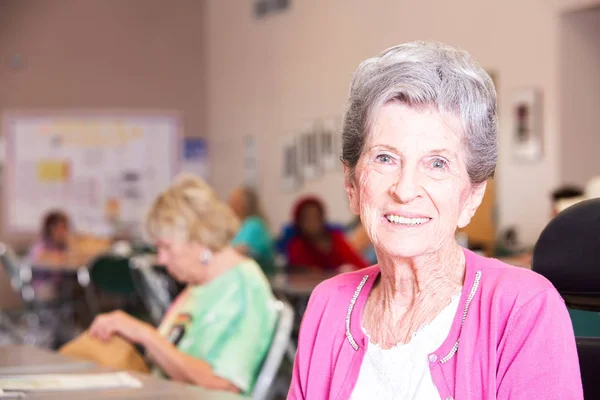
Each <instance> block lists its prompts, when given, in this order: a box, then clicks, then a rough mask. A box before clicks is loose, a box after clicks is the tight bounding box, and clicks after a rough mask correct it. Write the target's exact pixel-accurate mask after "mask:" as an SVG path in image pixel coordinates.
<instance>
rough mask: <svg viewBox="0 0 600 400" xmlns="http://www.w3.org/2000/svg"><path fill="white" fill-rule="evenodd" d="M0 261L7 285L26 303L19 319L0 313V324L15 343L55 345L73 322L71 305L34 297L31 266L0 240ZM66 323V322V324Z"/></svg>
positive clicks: (63, 301)
mask: <svg viewBox="0 0 600 400" xmlns="http://www.w3.org/2000/svg"><path fill="white" fill-rule="evenodd" d="M0 262H1V263H2V265H3V267H4V270H5V271H6V273H7V275H8V277H9V279H10V284H11V286H12V288H13V289H14V291H15V292H16V293H17V294H18V295H19V297H20V298H21V300H22V301H23V303H24V305H25V309H24V310H22V311H21V312H19V315H18V317H19V318H18V320H13V318H11V316H10V315H8V313H5V312H2V313H0V325H1V326H2V327H3V328H4V330H5V331H6V332H7V333H8V334H9V335H10V337H11V338H12V340H13V341H14V342H16V343H26V344H35V345H38V346H46V347H54V346H55V345H56V344H59V342H60V340H61V336H63V335H65V334H66V333H65V332H66V331H65V329H66V328H69V327H72V325H74V321H73V320H72V319H73V314H74V311H73V304H72V302H69V301H67V300H65V299H56V300H51V301H43V300H40V299H38V296H36V293H35V289H34V286H33V276H34V271H33V268H32V267H31V266H30V265H29V264H28V263H26V262H24V261H23V260H22V259H20V258H19V257H17V256H16V254H15V253H14V251H13V250H12V248H11V247H10V246H8V245H7V244H5V243H0ZM65 322H68V324H65Z"/></svg>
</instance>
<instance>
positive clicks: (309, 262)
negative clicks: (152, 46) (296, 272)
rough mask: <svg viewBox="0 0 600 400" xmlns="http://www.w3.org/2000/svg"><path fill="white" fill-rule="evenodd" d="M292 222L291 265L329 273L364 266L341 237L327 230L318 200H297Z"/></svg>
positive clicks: (323, 213) (363, 261)
mask: <svg viewBox="0 0 600 400" xmlns="http://www.w3.org/2000/svg"><path fill="white" fill-rule="evenodd" d="M293 219H294V225H295V227H296V232H297V234H296V235H295V236H294V237H293V238H292V239H291V240H290V242H289V244H288V262H289V264H290V265H292V266H295V267H305V268H314V269H319V270H324V271H331V272H334V271H337V272H343V271H347V270H353V269H359V268H364V267H366V266H367V263H366V262H365V260H363V259H362V257H360V256H359V255H358V253H357V252H356V251H355V250H354V249H353V248H352V246H350V245H349V244H348V242H347V241H346V238H345V237H344V234H343V233H341V232H338V231H333V230H329V229H327V227H326V223H325V220H326V218H325V206H324V205H323V202H322V201H321V200H319V199H318V198H316V197H306V198H303V199H300V200H299V201H298V202H297V203H296V205H295V207H294V215H293Z"/></svg>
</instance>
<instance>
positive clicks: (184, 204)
mask: <svg viewBox="0 0 600 400" xmlns="http://www.w3.org/2000/svg"><path fill="white" fill-rule="evenodd" d="M238 228H239V221H238V219H237V217H236V216H235V214H234V213H233V210H231V209H230V208H229V206H227V205H226V204H225V203H223V202H221V201H220V200H219V199H218V198H217V196H216V194H215V192H214V191H213V190H212V189H211V187H210V186H208V184H206V182H204V181H203V180H202V179H200V178H198V177H196V176H195V175H191V174H184V175H180V176H178V177H177V178H176V179H175V181H174V182H173V184H172V185H171V186H170V187H169V188H167V189H166V190H165V191H164V192H162V193H161V194H160V195H159V196H158V197H157V198H156V200H154V203H153V204H152V206H151V207H150V211H149V212H148V215H147V217H146V232H147V234H148V235H149V236H150V238H152V239H154V240H156V239H159V238H168V239H171V240H175V241H179V242H186V241H195V242H198V243H200V244H202V245H203V246H206V247H208V248H209V249H211V250H212V251H219V250H221V249H222V248H223V247H225V246H227V245H228V244H229V242H230V241H231V239H233V237H234V235H235V234H236V233H237V230H238Z"/></svg>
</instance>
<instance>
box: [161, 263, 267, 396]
mask: <svg viewBox="0 0 600 400" xmlns="http://www.w3.org/2000/svg"><path fill="white" fill-rule="evenodd" d="M274 304H275V298H274V297H273V294H272V292H271V288H270V286H269V283H268V281H267V279H266V278H265V276H264V274H263V273H262V271H261V270H260V268H259V266H258V265H257V264H256V263H255V262H254V261H252V260H249V261H246V262H243V263H241V264H239V265H238V266H236V267H235V268H233V269H231V270H229V271H227V272H225V273H224V274H223V275H221V276H219V277H217V278H216V279H214V280H213V281H211V282H209V283H207V284H206V285H202V286H190V287H188V288H187V289H186V290H185V291H184V292H183V293H181V295H180V296H179V297H178V298H177V299H176V300H175V302H174V303H173V306H172V307H171V309H170V310H169V311H168V312H167V314H166V316H165V318H164V319H163V321H162V323H161V325H160V327H159V331H160V333H161V334H162V335H164V336H165V337H167V338H169V340H170V341H171V342H172V343H174V344H175V345H176V346H177V348H178V349H179V350H181V351H183V352H184V353H186V354H189V355H190V356H192V357H195V358H198V359H202V360H204V361H206V362H208V363H209V364H210V365H211V367H212V369H213V372H214V373H215V375H217V376H220V377H221V378H224V379H227V380H228V381H230V382H231V383H233V384H234V385H235V386H236V387H238V388H239V389H240V390H241V391H242V392H243V393H245V394H248V395H249V394H251V393H252V389H253V387H254V383H255V381H256V378H257V376H258V373H259V372H260V367H261V364H262V361H263V359H264V357H265V356H266V354H267V351H268V349H269V347H270V345H271V340H272V338H273V334H274V330H275V325H276V319H277V311H276V309H275V306H274Z"/></svg>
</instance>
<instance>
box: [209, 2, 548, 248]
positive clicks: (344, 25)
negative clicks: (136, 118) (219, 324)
mask: <svg viewBox="0 0 600 400" xmlns="http://www.w3.org/2000/svg"><path fill="white" fill-rule="evenodd" d="M557 10H558V5H557V4H554V3H553V2H549V1H520V0H506V1H494V2H492V1H479V0H465V1H461V2H454V1H453V2H443V1H434V0H423V1H413V2H404V1H403V2H400V1H392V0H371V1H368V2H367V1H348V0H303V1H295V2H293V4H292V9H291V10H290V11H288V12H287V13H283V14H279V15H277V16H275V17H272V18H266V19H264V20H259V21H257V20H254V19H253V17H252V12H251V7H250V4H246V3H243V4H240V2H239V1H237V0H209V1H208V2H207V9H206V14H205V21H206V25H207V30H208V35H207V38H206V39H207V42H206V43H207V44H206V60H207V69H206V72H207V75H206V90H207V93H206V94H207V109H206V123H207V133H208V135H209V138H210V143H211V146H212V149H211V150H212V151H211V157H212V158H211V171H212V181H213V183H214V185H215V186H216V187H217V189H218V191H219V192H220V193H221V194H223V195H225V194H227V193H228V192H229V191H231V190H232V188H233V187H234V186H235V185H237V184H239V183H241V179H242V178H241V177H242V176H243V174H242V171H243V169H242V157H243V145H242V141H241V140H239V136H240V135H242V134H251V135H255V136H256V137H257V141H258V145H259V155H260V157H261V163H260V177H261V179H262V181H261V184H260V189H261V193H262V194H263V201H264V203H265V205H266V207H265V208H266V209H267V210H268V211H269V215H270V217H271V221H272V223H273V226H274V228H276V229H278V228H279V225H280V224H281V223H282V222H283V221H285V220H287V219H288V215H289V210H290V207H291V204H292V202H293V200H294V199H295V198H296V197H297V196H298V195H299V193H300V192H296V193H282V192H281V190H280V187H279V179H278V178H279V173H280V164H281V160H280V152H279V150H280V148H279V145H280V138H281V136H282V135H284V134H287V133H290V132H294V131H297V130H298V129H299V128H300V127H302V124H303V123H305V121H307V120H311V119H314V118H317V117H321V116H327V115H340V114H341V113H342V112H343V110H344V105H345V101H346V98H347V92H348V87H349V82H350V78H351V74H352V72H353V70H354V69H355V68H356V66H357V65H358V63H359V62H360V61H361V60H363V59H365V58H366V57H369V56H372V55H375V54H377V53H378V52H379V51H381V50H383V49H385V48H386V47H389V46H391V45H394V44H397V43H400V42H405V41H409V40H415V39H435V40H441V41H444V42H448V43H450V44H453V45H458V46H461V47H464V48H465V49H468V50H469V51H470V52H471V53H473V54H474V55H475V57H476V58H477V59H478V60H479V61H480V62H481V64H483V66H484V67H486V68H488V69H490V70H493V71H495V72H496V74H497V77H498V82H499V87H498V91H499V95H500V104H499V107H500V120H501V125H502V128H501V135H500V149H501V154H500V161H499V165H498V204H499V219H500V224H501V225H502V226H507V225H513V224H514V225H517V226H518V227H519V228H520V229H521V233H522V235H523V239H524V240H526V241H528V242H530V243H531V242H533V241H534V240H535V239H536V237H537V235H538V233H539V232H540V231H541V229H542V228H543V226H544V225H545V223H546V222H547V218H548V215H549V204H548V193H549V192H550V191H551V189H552V188H553V187H554V186H555V184H556V183H557V182H558V168H559V157H558V143H559V141H558V115H557V112H558V109H557V106H558V93H557V90H558V82H557V80H558V79H557V77H558V63H557V60H558V58H559V54H558V20H559V19H558V11H557ZM527 86H533V87H538V88H541V89H542V90H543V94H544V109H545V114H544V121H543V126H544V135H545V156H544V159H543V161H541V162H539V163H530V164H524V163H517V162H515V161H514V159H513V158H512V157H511V155H510V138H509V129H508V127H509V119H508V118H509V113H508V112H509V106H510V100H509V95H510V93H511V91H512V90H514V89H515V88H520V87H527ZM301 192H317V193H320V194H323V196H324V197H325V198H326V199H327V201H328V204H329V207H330V209H331V214H332V216H333V217H334V218H336V219H338V220H342V219H347V218H348V212H347V202H346V199H345V195H344V192H343V184H342V175H341V173H340V172H338V173H329V174H327V175H326V176H324V177H323V178H322V179H320V180H318V181H315V182H311V183H309V184H308V185H306V186H305V187H304V188H302V190H301Z"/></svg>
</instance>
